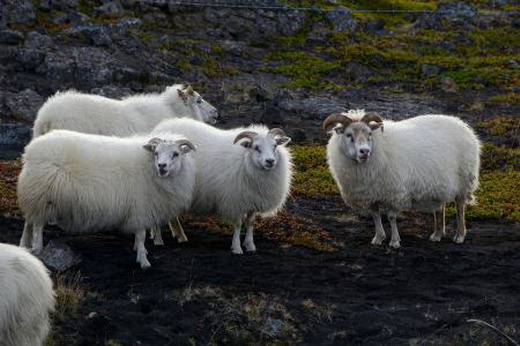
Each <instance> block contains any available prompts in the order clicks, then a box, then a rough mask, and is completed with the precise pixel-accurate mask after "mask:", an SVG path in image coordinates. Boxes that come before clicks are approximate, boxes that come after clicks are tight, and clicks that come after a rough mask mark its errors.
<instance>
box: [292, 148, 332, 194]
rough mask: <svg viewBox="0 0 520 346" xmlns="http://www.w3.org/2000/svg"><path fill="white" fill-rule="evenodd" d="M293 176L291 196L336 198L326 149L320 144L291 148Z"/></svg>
mask: <svg viewBox="0 0 520 346" xmlns="http://www.w3.org/2000/svg"><path fill="white" fill-rule="evenodd" d="M291 153H292V155H293V161H294V170H295V175H294V179H293V185H292V189H291V194H292V195H293V196H298V197H310V198H322V197H326V196H337V195H338V194H339V190H338V187H337V185H336V183H335V182H334V179H333V178H332V175H331V174H330V171H329V169H328V166H327V149H326V148H325V146H323V145H320V144H309V145H295V146H292V147H291Z"/></svg>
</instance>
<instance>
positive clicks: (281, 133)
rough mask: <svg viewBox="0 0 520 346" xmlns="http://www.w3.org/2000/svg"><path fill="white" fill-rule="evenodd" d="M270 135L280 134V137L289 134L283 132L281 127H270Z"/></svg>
mask: <svg viewBox="0 0 520 346" xmlns="http://www.w3.org/2000/svg"><path fill="white" fill-rule="evenodd" d="M267 134H268V135H271V136H272V137H274V138H276V137H277V136H280V137H285V136H287V135H286V134H285V132H283V130H282V129H279V128H277V127H276V128H273V129H270V130H269V132H268V133H267Z"/></svg>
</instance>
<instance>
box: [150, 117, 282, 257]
mask: <svg viewBox="0 0 520 346" xmlns="http://www.w3.org/2000/svg"><path fill="white" fill-rule="evenodd" d="M168 131H169V132H174V133H180V134H183V135H185V136H187V137H188V138H190V140H192V141H193V143H194V144H195V145H196V146H197V152H196V153H195V155H194V156H195V159H196V162H197V176H196V182H195V190H194V193H193V203H192V205H191V208H190V212H193V213H195V214H201V215H207V214H216V215H218V216H220V217H221V218H222V219H223V220H224V221H227V222H230V223H232V224H233V226H234V234H233V241H232V246H231V250H232V252H233V253H234V254H242V253H243V251H242V247H241V245H240V231H241V228H242V223H245V225H246V236H245V241H244V246H245V248H246V250H247V251H256V247H255V244H254V240H253V222H254V220H255V217H256V215H261V216H269V215H273V214H275V213H276V212H277V211H278V210H279V209H281V207H282V206H283V205H284V204H285V201H286V199H287V196H288V194H289V189H290V184H291V179H292V162H291V154H290V152H289V151H288V150H287V149H286V148H285V147H284V146H285V144H287V143H288V142H289V141H290V138H289V137H287V136H286V135H285V133H284V132H283V131H282V130H280V129H276V128H275V129H271V130H269V129H268V128H267V127H265V126H261V125H252V126H248V127H240V128H235V129H231V130H221V129H217V128H214V127H212V126H208V125H206V124H203V123H200V122H196V121H193V120H191V119H173V120H165V121H163V122H161V123H160V124H159V125H158V126H157V127H156V128H155V129H154V130H153V132H152V134H155V135H160V134H162V133H164V132H168ZM180 231H181V232H182V229H181V230H180ZM155 234H156V235H157V234H160V232H157V231H156V232H155ZM182 234H183V233H182ZM181 236H182V235H181ZM179 239H180V238H179Z"/></svg>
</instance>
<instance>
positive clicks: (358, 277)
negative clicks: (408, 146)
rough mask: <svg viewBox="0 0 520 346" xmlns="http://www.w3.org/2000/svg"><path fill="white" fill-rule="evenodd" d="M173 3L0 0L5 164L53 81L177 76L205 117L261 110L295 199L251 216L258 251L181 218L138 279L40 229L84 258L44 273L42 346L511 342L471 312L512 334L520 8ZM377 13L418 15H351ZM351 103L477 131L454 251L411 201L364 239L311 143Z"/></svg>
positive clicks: (107, 252)
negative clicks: (53, 297) (472, 187)
mask: <svg viewBox="0 0 520 346" xmlns="http://www.w3.org/2000/svg"><path fill="white" fill-rule="evenodd" d="M178 3H179V2H178V1H168V0H166V1H155V0H146V1H145V0H121V1H91V0H60V1H56V0H46V1H28V0H22V1H13V0H5V1H4V2H2V6H0V159H8V160H11V159H15V158H17V157H19V156H20V153H21V151H22V150H23V146H24V145H25V144H26V143H27V142H28V140H29V139H30V127H31V124H32V121H33V120H34V117H35V116H36V112H37V110H38V108H39V107H40V106H41V105H42V104H43V102H44V101H45V100H46V98H47V97H48V96H50V95H52V94H54V93H55V92H56V91H59V90H65V89H69V88H74V89H78V90H81V91H84V92H91V93H96V94H100V95H105V96H108V97H115V98H119V97H124V96H126V95H131V94H135V93H139V92H156V91H161V90H163V88H164V87H165V86H166V85H170V84H174V83H191V84H193V85H194V86H195V88H196V89H197V90H198V91H200V92H201V93H202V95H203V96H204V97H205V98H206V99H208V100H209V101H210V102H212V103H213V104H214V105H215V106H217V107H218V108H219V109H220V110H221V113H222V114H223V117H224V119H223V121H222V122H221V123H220V124H219V125H218V126H220V127H224V128H227V127H232V126H236V125H243V124H248V123H251V122H263V123H266V124H268V125H270V126H278V127H283V128H284V129H285V130H286V131H287V132H288V133H289V134H290V135H291V137H292V138H293V142H294V143H295V144H298V146H297V147H294V151H295V152H296V153H297V171H298V175H297V177H296V183H295V188H294V191H295V192H294V195H295V197H294V198H292V199H291V201H290V203H289V205H288V207H287V212H286V214H284V215H283V216H282V217H279V218H278V219H276V220H275V221H274V222H271V223H269V222H265V223H261V224H259V232H260V234H259V240H258V243H257V247H258V248H259V251H258V253H256V254H255V255H247V256H242V257H236V256H231V255H230V254H229V251H228V248H229V242H230V235H229V234H228V231H229V230H227V229H226V228H225V227H221V225H219V224H217V223H215V222H208V221H207V220H197V219H193V218H188V219H186V220H185V223H186V228H187V231H188V237H189V238H190V242H189V243H186V244H177V243H176V242H175V241H173V240H172V239H170V237H168V236H167V235H166V234H165V235H164V236H165V238H166V245H165V246H164V247H155V248H154V247H153V245H151V244H150V245H149V250H150V259H151V261H152V265H153V267H152V269H151V270H150V271H147V272H142V271H141V270H140V269H139V268H138V267H137V266H136V265H135V264H134V263H133V262H134V261H133V259H134V257H133V254H132V252H131V244H132V239H131V238H130V237H128V236H125V235H120V234H118V233H108V234H99V235H94V236H69V235H64V234H61V233H60V232H59V231H56V230H55V231H53V232H47V233H46V234H45V239H49V240H50V239H53V240H60V241H62V242H64V243H65V244H67V245H68V246H70V248H71V249H72V251H73V252H74V254H75V255H76V256H77V259H78V260H79V261H81V262H80V263H79V264H77V265H75V266H74V267H72V268H71V269H69V270H67V271H65V272H61V273H60V272H58V271H57V270H55V271H54V272H53V277H54V279H55V282H56V285H57V290H58V295H59V299H60V305H59V308H58V311H57V313H56V314H55V323H54V329H53V333H52V335H51V336H50V338H49V344H56V345H62V344H63V345H70V344H78V345H93V344H94V345H102V344H104V345H119V344H122V345H133V344H141V345H158V344H266V343H275V344H293V343H303V344H363V345H365V344H391V345H400V344H403V345H405V344H406V345H443V344H462V345H475V344H482V345H490V344H493V345H495V344H504V345H505V344H507V343H506V341H505V339H504V338H503V337H501V336H499V335H498V334H496V333H495V332H493V331H491V329H489V328H487V327H483V326H480V325H478V324H475V323H468V322H466V321H467V319H471V318H477V319H482V320H485V321H487V322H490V323H492V324H493V325H495V326H497V327H498V328H500V329H501V330H502V331H504V332H506V333H507V334H509V335H511V336H512V337H514V338H516V339H517V340H519V339H520V332H519V328H518V326H519V325H520V314H519V313H518V311H520V305H519V301H520V299H519V298H520V297H519V286H518V282H519V277H518V273H519V272H518V268H519V266H520V256H519V255H518V254H519V253H520V252H519V247H520V243H519V241H520V236H519V232H518V231H520V229H519V226H518V225H519V223H518V222H520V214H519V213H518V211H517V210H518V206H519V205H520V200H519V197H518V196H520V193H518V191H520V186H519V185H518V182H519V181H520V173H519V171H520V159H519V158H520V152H519V149H518V147H519V145H520V139H519V133H520V120H519V118H518V115H519V113H520V106H519V102H520V97H519V90H520V84H519V83H520V68H519V64H520V46H519V42H520V36H519V35H520V30H519V28H520V16H519V15H518V11H520V7H519V6H518V5H517V4H516V2H515V1H507V0H501V1H496V0H493V1H471V2H466V3H441V4H437V2H435V1H428V2H412V1H404V0H403V1H375V2H374V1H356V2H353V1H328V0H321V1H320V0H317V1H290V0H287V1H275V0H256V1H247V2H245V1H240V0H219V1H212V2H211V3H212V4H213V5H218V6H212V7H208V6H206V7H204V6H197V5H190V6H187V5H179V4H178ZM192 3H200V1H192ZM244 5H245V6H246V8H244V7H243V6H244ZM248 6H249V7H262V9H259V8H247V7H248ZM309 6H313V9H312V10H309V9H296V10H294V8H296V7H309ZM273 7H274V8H273ZM280 7H283V8H280ZM291 8H292V9H291ZM378 8H393V9H397V10H412V11H419V12H408V13H393V14H385V13H382V14H381V13H365V12H355V10H356V9H378ZM288 9H289V10H288ZM422 10H426V11H430V12H420V11H422ZM351 108H365V109H367V110H374V111H378V112H380V113H381V114H382V115H383V116H384V117H387V118H390V119H396V120H399V119H404V118H408V117H410V116H414V115H418V114H425V113H444V114H453V115H457V116H459V117H461V118H463V119H464V120H466V121H468V122H469V123H470V124H471V125H472V126H473V127H475V128H476V130H477V132H478V135H479V136H480V138H481V139H482V140H483V142H484V144H485V146H484V152H483V172H482V188H481V191H480V192H479V194H478V196H477V197H478V198H479V200H480V201H481V203H480V205H479V206H477V207H474V208H473V209H471V210H470V211H469V216H468V217H469V221H468V222H469V228H470V233H469V236H468V241H467V243H466V244H465V245H463V246H456V245H454V244H452V243H451V242H450V241H449V240H445V241H443V242H442V243H440V244H432V243H430V242H428V241H427V238H428V235H429V231H430V227H431V220H429V216H425V215H418V214H405V215H404V218H403V219H401V220H399V224H400V227H401V229H402V232H403V234H404V236H403V249H400V250H391V249H389V248H387V247H386V246H383V247H372V246H370V244H369V242H370V238H371V235H372V223H371V221H370V220H369V219H366V218H365V217H364V216H363V215H362V214H359V213H358V212H356V211H353V210H350V209H348V208H346V207H344V206H343V204H342V203H341V201H340V199H339V197H338V194H337V190H336V189H335V188H334V186H333V183H331V178H330V176H329V175H327V173H326V168H325V166H324V158H323V155H324V154H323V150H322V148H320V147H319V145H318V146H316V144H311V142H318V144H323V143H324V142H325V141H326V140H327V137H326V135H325V134H324V133H323V132H322V130H321V123H322V121H323V119H324V117H325V116H327V115H328V114H330V113H332V112H336V111H342V110H347V109H351ZM305 153H310V154H308V155H307V154H305ZM306 155H307V156H306ZM309 157H310V158H309ZM314 158H316V159H314ZM18 169H19V163H18V161H1V162H0V172H1V175H2V176H1V177H0V178H1V179H0V192H1V196H0V211H1V212H2V214H3V215H4V217H1V218H0V229H2V232H0V241H3V242H10V243H16V242H17V241H18V239H19V236H20V234H21V230H22V227H23V219H21V218H20V217H19V215H18V212H17V209H16V201H15V184H16V175H17V172H18ZM449 215H450V220H449V224H450V226H449V227H448V228H449V230H452V229H453V227H451V224H453V221H454V220H453V218H452V217H451V215H452V214H449ZM303 218H305V219H303ZM280 225H282V226H280Z"/></svg>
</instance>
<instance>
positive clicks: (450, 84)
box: [439, 77, 459, 93]
mask: <svg viewBox="0 0 520 346" xmlns="http://www.w3.org/2000/svg"><path fill="white" fill-rule="evenodd" d="M439 82H440V88H441V90H442V91H444V92H447V93H455V92H457V91H459V88H458V86H457V83H455V81H454V80H453V79H452V78H451V77H442V78H441V79H440V81H439Z"/></svg>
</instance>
